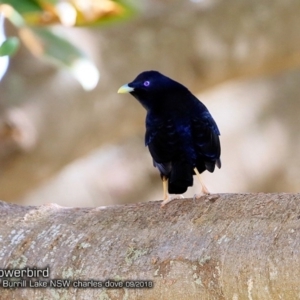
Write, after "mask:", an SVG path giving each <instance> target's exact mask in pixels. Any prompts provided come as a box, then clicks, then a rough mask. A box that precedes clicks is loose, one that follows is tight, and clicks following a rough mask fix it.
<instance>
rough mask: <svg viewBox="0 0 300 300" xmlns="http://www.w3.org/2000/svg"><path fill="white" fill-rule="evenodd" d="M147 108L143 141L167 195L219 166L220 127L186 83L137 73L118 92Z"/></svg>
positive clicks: (152, 73) (154, 73)
mask: <svg viewBox="0 0 300 300" xmlns="http://www.w3.org/2000/svg"><path fill="white" fill-rule="evenodd" d="M126 91H127V92H130V93H131V94H132V95H133V96H134V97H135V98H136V99H137V100H138V101H139V102H140V103H141V104H142V105H143V106H144V107H145V109H146V110H147V117H146V135H145V144H146V146H148V148H149V151H150V154H151V156H152V158H153V164H154V166H155V167H157V168H158V170H159V171H160V174H161V176H162V178H163V177H165V178H168V179H169V181H168V191H169V193H170V194H182V193H184V192H185V191H186V190H187V188H188V187H189V186H192V185H193V175H194V174H195V173H194V168H197V169H198V171H199V173H202V172H203V171H205V170H208V171H209V172H213V171H214V169H215V166H216V165H217V166H218V167H219V168H220V167H221V161H220V154H221V148H220V140H219V135H220V132H219V129H218V127H217V124H216V123H215V121H214V119H213V118H212V116H211V115H210V113H209V111H208V110H207V108H206V107H205V105H204V104H203V103H202V102H200V101H199V100H198V99H197V98H196V97H195V96H194V95H193V94H192V93H191V92H190V91H189V90H188V89H187V88H186V87H185V86H183V85H182V84H180V83H178V82H176V81H174V80H172V79H170V78H168V77H166V76H164V75H162V74H161V73H159V72H157V71H146V72H143V73H141V74H139V75H138V76H137V77H136V78H135V79H134V80H133V81H132V82H130V83H129V84H128V85H125V86H123V87H121V88H120V90H119V92H120V93H122V92H126Z"/></svg>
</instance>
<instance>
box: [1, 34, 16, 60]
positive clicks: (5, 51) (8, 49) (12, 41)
mask: <svg viewBox="0 0 300 300" xmlns="http://www.w3.org/2000/svg"><path fill="white" fill-rule="evenodd" d="M19 45H20V42H19V39H18V38H16V37H10V38H8V39H6V40H5V41H4V42H3V43H2V45H1V46H0V56H6V55H8V56H12V55H13V54H15V52H16V51H17V50H18V48H19Z"/></svg>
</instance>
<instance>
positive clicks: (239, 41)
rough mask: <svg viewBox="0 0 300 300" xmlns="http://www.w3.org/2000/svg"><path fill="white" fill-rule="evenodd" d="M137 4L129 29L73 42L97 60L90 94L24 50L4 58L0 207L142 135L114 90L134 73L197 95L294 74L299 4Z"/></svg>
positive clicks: (137, 115)
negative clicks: (156, 76) (167, 79)
mask: <svg viewBox="0 0 300 300" xmlns="http://www.w3.org/2000/svg"><path fill="white" fill-rule="evenodd" d="M141 6H143V7H142V12H141V14H140V15H138V17H137V18H136V19H135V20H132V21H131V22H128V23H122V24H121V25H118V26H114V27H110V28H102V30H100V29H99V30H97V31H96V30H95V31H94V32H93V34H87V33H86V32H83V34H81V33H82V32H80V31H76V34H74V37H75V39H76V40H77V42H78V43H80V44H81V45H85V46H86V48H87V49H88V50H89V51H90V52H91V53H92V54H93V56H94V58H95V60H96V61H98V65H99V69H100V72H101V74H102V76H101V81H100V84H99V87H98V88H97V89H96V90H95V91H94V92H91V93H89V94H86V93H85V94H84V93H83V92H82V91H80V89H79V87H78V86H77V85H76V84H75V83H74V81H72V80H71V79H70V78H68V77H67V76H66V74H63V73H61V72H58V73H55V72H53V70H52V72H51V71H49V68H48V67H46V66H45V65H43V64H41V63H40V62H38V61H37V60H36V59H35V58H32V57H31V56H30V55H28V53H27V52H25V51H22V52H20V53H19V56H16V57H15V58H14V59H13V60H12V65H11V68H10V70H9V73H8V74H7V76H6V77H5V78H4V80H3V84H2V86H1V89H0V94H1V105H2V107H1V108H2V110H3V114H2V119H1V120H0V121H1V122H0V138H1V147H0V166H1V172H0V197H1V198H2V199H5V200H14V201H15V200H16V199H18V198H22V197H24V194H26V193H28V192H29V191H31V190H32V189H34V188H36V187H37V186H38V185H40V184H41V183H43V182H45V181H46V180H48V179H49V178H50V177H51V176H53V175H54V174H55V173H57V172H58V171H60V170H61V169H62V168H63V167H64V166H65V165H67V164H68V163H70V162H71V161H73V160H75V159H77V158H78V157H81V156H84V155H86V154H87V153H89V152H90V151H92V150H93V149H95V148H97V147H99V146H101V145H103V144H105V143H111V142H116V141H118V140H122V139H124V138H127V137H128V136H133V135H136V134H140V133H141V132H142V131H143V122H144V113H143V111H142V108H138V107H137V105H136V103H135V102H134V101H128V100H127V99H126V100H124V98H122V99H120V97H118V96H117V95H116V90H117V89H118V87H119V86H120V85H121V84H123V83H125V82H127V81H128V80H131V79H132V78H134V76H136V74H137V73H139V72H140V71H142V70H145V69H159V70H161V71H162V72H164V73H166V74H168V75H169V76H171V77H174V78H175V79H177V80H179V81H181V82H183V83H184V84H185V85H187V86H188V87H189V88H190V89H191V90H192V91H193V92H194V93H196V92H199V91H200V90H202V89H203V88H205V87H209V86H213V85H215V84H217V83H219V82H222V81H225V80H228V79H231V78H237V77H244V78H245V77H249V76H253V75H261V74H266V73H273V72H275V71H279V70H283V69H287V68H289V67H294V68H295V67H297V66H299V63H300V56H299V53H300V39H299V38H298V37H299V27H300V22H299V15H300V5H299V1H298V0H287V1H284V2H283V1H281V0H277V1H269V0H263V1H240V0H230V1H183V0H178V1H163V2H158V1H147V2H143V4H141ZM87 36H88V37H89V38H87ZM83 41H86V43H85V42H83ZM120 120H122V121H120ZM58 154H59V155H58Z"/></svg>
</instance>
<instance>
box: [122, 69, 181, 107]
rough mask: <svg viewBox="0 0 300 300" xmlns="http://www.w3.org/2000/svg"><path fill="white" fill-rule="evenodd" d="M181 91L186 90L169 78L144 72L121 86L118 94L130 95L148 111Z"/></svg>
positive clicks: (154, 72)
mask: <svg viewBox="0 0 300 300" xmlns="http://www.w3.org/2000/svg"><path fill="white" fill-rule="evenodd" d="M182 90H184V91H186V90H187V89H186V88H185V87H184V86H183V85H181V84H180V83H178V82H176V81H174V80H172V79H171V78H169V77H167V76H164V75H163V74H161V73H159V72H157V71H145V72H143V73H141V74H139V75H138V76H137V77H136V78H135V79H134V80H133V81H132V82H130V83H128V84H125V85H123V86H121V87H120V88H119V90H118V93H120V94H123V93H130V94H131V95H132V96H134V97H135V98H136V99H137V100H138V101H139V102H140V103H141V104H142V105H143V106H144V107H145V108H146V109H147V110H149V109H151V108H153V107H155V106H160V105H162V104H163V103H164V102H166V101H167V100H168V99H169V98H171V97H172V94H175V93H177V94H178V92H180V91H182ZM173 99H174V98H173Z"/></svg>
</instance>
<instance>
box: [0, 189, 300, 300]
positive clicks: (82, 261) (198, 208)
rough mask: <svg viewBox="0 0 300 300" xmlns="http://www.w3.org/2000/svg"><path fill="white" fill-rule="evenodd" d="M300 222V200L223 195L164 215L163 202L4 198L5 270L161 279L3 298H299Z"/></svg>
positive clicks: (13, 292) (1, 261)
mask: <svg viewBox="0 0 300 300" xmlns="http://www.w3.org/2000/svg"><path fill="white" fill-rule="evenodd" d="M299 218H300V198H299V194H213V195H209V196H203V197H201V198H200V199H199V200H195V201H193V200H191V199H185V200H174V201H173V202H171V203H170V204H168V205H167V206H166V207H165V208H163V209H161V208H160V203H159V202H148V203H139V204H134V205H124V206H111V207H98V208H88V209H87V208H64V207H60V206H57V205H55V204H48V205H43V206H40V207H33V206H31V207H22V206H18V205H13V204H7V203H5V202H1V205H0V220H1V221H0V222H1V227H0V237H1V251H0V268H24V267H26V266H28V267H31V268H32V267H33V266H36V267H37V268H45V267H46V266H49V268H50V278H52V279H53V278H60V279H61V278H65V279H71V280H80V281H83V280H90V279H94V280H96V281H105V280H107V279H111V280H122V281H123V282H124V281H125V280H153V282H154V288H151V289H143V290H142V289H124V288H119V289H108V288H107V289H106V288H92V289H74V288H70V289H50V288H46V289H36V288H35V289H34V288H32V289H29V288H26V289H20V288H17V289H5V290H2V291H1V298H2V299H12V298H14V299H21V298H22V299H41V298H43V299H44V298H48V297H49V298H52V299H53V298H55V297H56V298H59V299H62V298H63V297H66V298H67V299H73V298H74V299H75V297H76V299H95V298H96V297H97V299H98V298H99V299H127V298H128V299H239V300H241V299H279V298H280V299H297V297H298V295H299V292H300V287H299V278H300V255H299V249H300V230H299V229H300V228H299V227H300V221H299ZM0 274H1V272H0ZM50 278H47V280H50ZM101 297H102V298H101Z"/></svg>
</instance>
